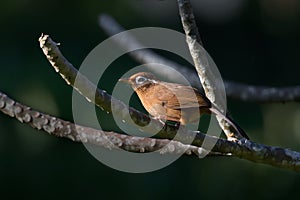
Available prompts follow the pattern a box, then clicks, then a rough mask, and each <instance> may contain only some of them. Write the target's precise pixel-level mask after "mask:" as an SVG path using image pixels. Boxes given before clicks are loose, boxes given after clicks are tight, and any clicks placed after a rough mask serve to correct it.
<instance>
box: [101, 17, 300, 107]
mask: <svg viewBox="0 0 300 200" xmlns="http://www.w3.org/2000/svg"><path fill="white" fill-rule="evenodd" d="M99 25H100V27H101V28H102V29H103V30H104V31H105V32H106V33H107V34H108V35H114V34H117V33H120V32H122V31H125V29H124V28H123V27H122V26H120V24H118V23H117V22H116V21H115V20H114V19H113V18H112V17H111V16H109V15H107V14H102V15H100V16H99ZM118 42H119V43H118V44H119V45H120V46H122V47H123V48H125V49H126V48H127V47H128V46H129V45H130V44H131V45H134V44H136V45H134V46H141V45H140V44H138V41H136V40H135V39H134V38H128V39H127V40H123V41H120V40H118ZM120 42H121V43H120ZM129 55H130V56H132V58H133V59H135V60H136V61H138V62H141V63H158V64H163V65H167V66H170V67H173V68H174V69H175V70H176V71H179V72H181V74H183V75H184V76H186V77H188V78H189V79H188V80H189V81H190V83H191V84H192V85H193V86H194V87H197V88H199V86H200V84H199V78H198V75H197V72H196V71H195V70H191V69H189V68H187V67H185V66H182V65H180V64H178V63H175V62H173V61H171V60H168V59H166V58H164V57H162V56H160V55H158V54H156V53H155V52H153V51H151V50H148V49H147V50H142V51H141V50H140V51H134V52H131V53H130V54H129ZM151 70H153V71H154V72H155V71H157V72H158V73H159V74H161V75H164V76H166V77H168V76H170V74H171V75H173V74H172V73H171V72H172V71H170V70H168V68H165V69H161V68H159V69H158V68H154V67H153V68H151ZM224 85H225V88H226V95H227V96H228V97H230V98H235V99H238V100H242V101H253V102H261V103H271V102H289V101H300V86H291V87H271V86H256V85H248V84H243V83H238V82H233V81H228V80H225V81H224Z"/></svg>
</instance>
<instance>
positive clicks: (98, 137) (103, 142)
mask: <svg viewBox="0 0 300 200" xmlns="http://www.w3.org/2000/svg"><path fill="white" fill-rule="evenodd" d="M0 110H1V111H2V112H3V113H4V114H6V115H9V116H11V117H14V118H16V119H18V120H19V121H20V122H22V123H26V124H29V125H31V126H32V127H33V128H35V129H38V130H43V131H45V132H47V133H49V134H50V135H54V136H57V137H64V138H68V139H71V140H72V141H74V142H82V143H87V142H88V143H91V144H95V145H98V146H101V147H104V148H107V149H119V148H120V149H124V150H127V151H130V152H140V153H144V152H153V151H157V152H158V153H160V154H183V153H185V154H187V155H197V156H200V155H201V154H205V155H206V153H208V152H206V150H205V149H203V148H201V147H196V146H192V145H185V144H182V143H180V142H177V141H170V140H167V139H152V138H143V137H135V136H129V135H123V134H118V133H115V132H107V131H102V130H96V129H93V128H89V127H84V126H80V125H77V124H73V123H71V122H69V121H65V120H62V119H59V118H56V117H53V116H51V115H47V114H44V113H41V112H39V111H36V110H33V109H31V108H30V107H28V106H25V105H23V104H21V103H18V102H15V101H14V100H13V99H11V98H9V97H7V96H6V95H5V94H3V93H2V92H0ZM210 155H219V154H218V153H214V152H210Z"/></svg>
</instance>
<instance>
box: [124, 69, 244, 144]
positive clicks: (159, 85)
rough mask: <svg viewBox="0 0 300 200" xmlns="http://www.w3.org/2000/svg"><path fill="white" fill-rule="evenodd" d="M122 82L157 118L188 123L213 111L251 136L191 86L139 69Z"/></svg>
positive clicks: (242, 132) (236, 130)
mask: <svg viewBox="0 0 300 200" xmlns="http://www.w3.org/2000/svg"><path fill="white" fill-rule="evenodd" d="M119 81H121V82H125V83H128V84H130V85H131V87H132V88H133V90H134V91H135V92H136V93H137V95H138V97H139V99H140V100H141V102H142V104H143V106H144V107H145V109H146V110H147V111H148V112H149V113H150V115H152V116H153V117H155V118H157V119H160V120H168V121H174V122H177V123H180V124H182V125H186V124H191V123H195V122H197V121H199V119H200V115H202V114H211V113H214V114H215V115H218V116H221V117H222V118H223V119H224V120H225V121H226V122H227V123H228V124H230V126H231V127H232V128H233V129H234V130H235V132H236V133H237V134H239V135H240V136H242V137H244V138H247V139H249V137H248V136H247V135H246V133H245V132H244V131H243V129H242V128H241V127H240V126H238V125H237V123H235V122H234V121H233V120H232V119H231V118H230V117H229V116H228V115H224V114H223V113H222V112H221V111H219V110H218V109H217V108H216V107H215V106H213V104H212V103H211V102H210V100H209V99H208V98H207V97H206V96H205V95H204V94H202V93H201V92H200V91H198V90H197V89H195V88H193V87H191V86H186V85H182V84H177V83H168V82H163V81H160V80H158V79H157V78H156V77H155V76H154V75H153V74H151V73H148V72H139V73H136V74H134V75H132V76H131V77H130V78H128V79H120V80H119Z"/></svg>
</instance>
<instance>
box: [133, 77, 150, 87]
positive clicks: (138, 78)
mask: <svg viewBox="0 0 300 200" xmlns="http://www.w3.org/2000/svg"><path fill="white" fill-rule="evenodd" d="M146 80H147V79H146V78H145V77H143V76H138V77H136V79H135V82H136V84H138V85H140V84H143V83H144V82H145V81H146Z"/></svg>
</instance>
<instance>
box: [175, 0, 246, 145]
mask: <svg viewBox="0 0 300 200" xmlns="http://www.w3.org/2000/svg"><path fill="white" fill-rule="evenodd" d="M178 8H179V14H180V17H181V22H182V26H183V29H184V31H185V35H186V42H187V44H188V47H189V50H190V53H191V56H192V58H193V61H194V64H195V68H196V70H197V72H198V76H199V78H200V81H201V84H202V87H203V89H204V91H205V95H206V96H207V98H208V99H209V100H210V102H211V103H212V104H213V105H215V106H216V107H217V108H218V109H219V110H220V111H221V112H223V113H224V115H226V95H225V88H223V87H222V86H223V85H222V83H221V84H220V81H222V79H221V76H220V75H219V73H218V72H216V71H214V69H213V67H212V66H211V63H210V61H209V57H208V55H207V53H206V51H205V50H204V48H203V47H202V46H201V45H202V41H201V38H200V34H199V32H198V28H197V25H196V21H195V17H194V14H193V10H192V5H191V3H190V1H189V0H178ZM224 101H225V103H223V102H224ZM216 118H217V120H218V122H219V124H220V126H221V128H222V129H223V131H224V133H225V134H226V136H227V138H228V139H229V140H235V139H236V138H242V137H243V136H242V135H240V133H238V132H232V131H231V130H230V124H229V123H227V122H226V120H224V118H223V117H221V116H218V115H217V116H216Z"/></svg>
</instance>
